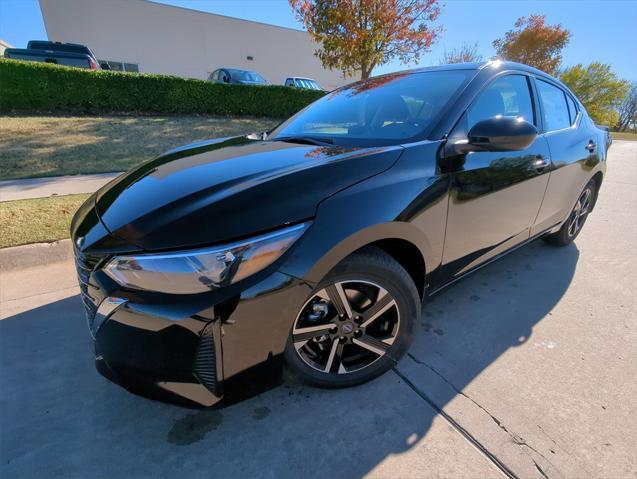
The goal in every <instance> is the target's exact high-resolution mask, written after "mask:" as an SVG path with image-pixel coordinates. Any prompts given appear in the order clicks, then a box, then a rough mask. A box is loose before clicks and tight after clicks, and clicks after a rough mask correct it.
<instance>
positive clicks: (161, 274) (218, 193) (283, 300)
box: [72, 62, 608, 405]
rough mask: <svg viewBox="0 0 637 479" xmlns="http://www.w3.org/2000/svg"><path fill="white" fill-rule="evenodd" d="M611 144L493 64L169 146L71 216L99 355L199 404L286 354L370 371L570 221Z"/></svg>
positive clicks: (328, 368) (524, 78) (334, 369)
mask: <svg viewBox="0 0 637 479" xmlns="http://www.w3.org/2000/svg"><path fill="white" fill-rule="evenodd" d="M606 141H607V140H606V135H605V132H604V131H602V130H600V129H598V128H597V127H596V126H595V125H594V124H593V122H592V121H591V119H590V117H589V116H588V114H587V113H586V110H585V109H584V107H583V106H582V104H581V103H580V102H579V101H578V100H577V98H576V97H575V96H574V95H573V93H572V92H570V91H569V90H568V89H567V88H566V87H565V86H564V85H562V84H561V83H560V82H558V81H557V80H555V79H554V78H552V77H550V76H548V75H546V74H545V73H542V72H540V71H538V70H535V69H533V68H529V67H527V66H524V65H520V64H515V63H501V62H487V63H484V64H461V65H454V66H442V67H435V68H426V69H421V70H413V71H407V72H402V73H394V74H389V75H384V76H379V77H375V78H372V79H370V80H367V81H362V82H358V83H354V84H352V85H349V86H346V87H343V88H341V89H338V90H336V91H334V92H332V93H329V94H328V95H326V96H325V97H323V98H321V99H320V100H318V101H316V102H315V103H313V104H312V105H310V106H309V107H307V108H305V109H304V110H302V111H301V112H299V113H297V114H296V115H295V116H293V117H292V118H290V119H288V120H287V121H285V122H283V123H282V124H281V125H279V126H278V127H277V128H275V129H274V130H272V131H270V132H268V133H264V134H258V135H250V136H246V137H233V138H225V139H217V140H211V141H205V142H201V143H196V144H193V145H188V146H185V147H181V148H178V149H176V150H173V151H170V152H168V153H166V154H164V155H162V156H160V157H158V158H156V159H155V160H152V161H150V162H148V163H146V164H144V165H142V166H140V167H138V168H137V169H135V170H133V171H131V172H129V173H127V174H124V175H122V176H120V177H119V178H117V179H115V180H114V181H113V182H111V183H110V184H108V185H107V186H105V187H104V188H102V189H101V190H100V191H98V192H97V193H96V194H94V195H93V196H92V197H91V198H90V199H89V200H88V201H87V202H86V203H85V204H84V205H83V206H82V207H81V208H80V210H79V211H78V213H77V214H76V215H75V218H74V220H73V224H72V236H73V240H74V244H75V248H76V258H77V270H78V274H79V280H80V287H81V291H82V297H83V300H84V304H85V307H86V314H87V317H88V324H89V329H90V332H91V335H92V336H93V337H94V338H95V359H96V363H97V367H98V369H99V371H101V372H102V373H103V374H105V375H106V376H107V377H109V378H111V379H112V380H114V381H116V382H118V383H120V384H122V385H124V386H126V387H128V388H130V389H133V390H135V391H140V392H142V393H145V394H151V395H153V396H155V397H162V398H166V399H185V400H187V401H190V402H194V403H197V404H202V405H212V404H214V403H215V402H217V401H218V400H219V399H221V398H222V397H223V396H224V394H225V395H232V394H233V393H237V389H241V388H243V387H245V385H246V384H250V381H252V380H253V379H254V378H255V377H256V378H262V377H264V376H263V373H264V372H266V371H271V372H275V375H274V376H276V375H277V374H279V373H280V371H281V367H282V366H284V365H285V366H286V367H287V368H288V369H289V370H290V371H292V372H293V373H295V374H296V375H298V376H299V377H300V378H301V379H302V380H304V381H307V382H309V383H311V384H314V385H319V386H326V387H340V386H352V385H355V384H359V383H362V382H365V381H368V380H370V379H372V378H375V377H376V376H378V375H380V374H382V373H383V372H385V371H387V370H388V369H389V368H390V367H391V366H392V365H393V364H394V363H395V362H396V361H397V360H398V359H399V358H400V357H401V356H402V355H403V354H404V353H405V351H406V350H407V349H408V347H409V344H410V341H411V339H412V337H413V335H414V324H415V322H416V320H417V319H418V317H419V314H420V311H421V303H422V300H423V299H425V298H426V297H427V296H429V295H432V294H434V293H436V292H437V291H440V289H442V288H444V287H445V286H448V285H450V284H452V283H453V282H455V281H457V280H458V279H460V278H462V277H463V276H464V275H466V274H468V273H471V272H473V271H475V270H476V269H478V268H480V267H482V266H484V265H486V264H488V263H489V262H491V261H493V260H495V259H497V258H499V257H501V256H502V255H504V254H506V253H508V252H510V251H512V250H513V249H515V248H517V247H519V246H521V245H523V244H525V243H528V242H529V241H533V240H534V239H536V238H540V237H541V238H543V239H545V240H546V241H548V242H550V243H552V244H554V245H558V246H564V245H568V244H569V243H570V242H572V241H573V240H574V239H575V238H576V237H577V235H578V234H579V232H580V231H581V229H582V226H583V225H584V223H585V221H586V218H587V216H588V214H589V213H590V212H591V210H592V209H593V207H594V206H595V200H596V198H597V194H598V191H599V188H600V186H601V184H602V180H603V177H604V173H605V168H606V152H607V146H608V145H607V144H606ZM547 280H548V281H550V278H547ZM425 307H426V306H425ZM249 378H252V379H249ZM239 394H240V393H239Z"/></svg>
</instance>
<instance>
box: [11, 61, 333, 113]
mask: <svg viewBox="0 0 637 479" xmlns="http://www.w3.org/2000/svg"><path fill="white" fill-rule="evenodd" d="M322 95H323V93H321V92H316V91H310V90H298V89H293V88H290V87H284V86H249V85H223V84H214V83H211V82H207V81H203V80H192V79H185V78H179V77H172V76H165V75H154V74H144V73H140V74H136V73H121V72H114V71H91V70H84V69H80V68H70V67H64V66H59V65H51V64H48V63H37V62H24V61H18V60H8V59H0V111H1V112H5V113H7V112H12V111H14V112H18V111H20V112H45V111H52V112H69V113H113V112H136V113H201V114H210V115H235V116H257V117H270V118H285V117H288V116H290V115H292V114H293V113H296V112H297V111H299V110H300V109H301V108H303V107H304V106H306V105H308V104H309V103H311V102H313V101H314V100H316V99H318V98H320V97H321V96H322Z"/></svg>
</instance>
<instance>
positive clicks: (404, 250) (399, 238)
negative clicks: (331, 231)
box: [305, 221, 431, 296]
mask: <svg viewBox="0 0 637 479" xmlns="http://www.w3.org/2000/svg"><path fill="white" fill-rule="evenodd" d="M369 247H377V248H380V249H382V250H383V251H384V252H385V253H386V254H388V255H389V256H391V257H392V258H393V259H395V260H396V261H397V262H398V263H399V264H400V265H401V266H402V267H403V268H405V270H406V271H407V272H408V273H409V275H410V277H411V278H412V280H413V281H414V284H415V285H416V288H417V289H418V292H419V294H420V295H421V296H422V294H423V293H424V290H425V284H426V274H427V271H428V270H427V261H426V258H427V257H428V254H429V255H430V254H431V245H430V243H429V241H428V240H427V238H426V237H425V235H424V234H423V233H422V232H421V231H420V230H419V229H418V228H416V227H415V226H413V225H412V224H410V223H405V222H399V221H392V222H388V223H382V224H377V225H374V226H370V227H367V228H365V229H363V230H361V231H358V232H356V233H354V234H352V235H351V236H349V237H347V238H345V239H344V240H342V241H340V242H339V243H338V244H336V245H335V246H333V247H332V248H331V249H330V250H329V251H328V252H327V253H325V254H324V255H323V256H322V257H321V258H320V259H319V260H318V261H317V262H316V263H315V264H314V266H313V267H312V268H311V269H310V270H309V271H308V273H307V275H306V276H305V278H306V279H307V280H309V281H311V282H314V283H318V282H319V281H320V280H321V279H322V278H323V277H325V275H327V273H329V271H330V270H331V269H332V268H334V267H335V266H336V265H337V264H339V263H340V262H341V261H343V260H344V259H345V258H347V257H348V256H350V255H352V254H354V253H356V252H358V251H360V250H363V249H365V248H369Z"/></svg>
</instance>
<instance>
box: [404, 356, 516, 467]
mask: <svg viewBox="0 0 637 479" xmlns="http://www.w3.org/2000/svg"><path fill="white" fill-rule="evenodd" d="M392 371H394V373H395V374H396V375H397V376H398V377H399V378H400V379H402V380H403V381H404V382H405V384H407V386H409V388H411V390H412V391H414V392H415V393H416V394H417V395H418V396H420V398H421V399H423V400H424V401H425V402H426V403H427V404H428V405H429V406H430V407H431V408H432V409H433V410H434V411H436V412H437V413H438V414H439V415H440V416H441V417H442V418H443V419H444V420H445V421H447V422H448V423H449V425H450V426H451V427H453V428H454V429H455V430H456V431H458V432H459V433H460V434H461V435H462V436H463V437H464V438H465V439H466V440H467V441H469V442H470V443H471V444H472V445H473V446H474V447H475V448H476V449H478V451H479V452H481V453H482V454H483V455H484V456H485V457H486V458H487V459H488V460H489V461H491V462H492V463H493V465H494V466H495V467H497V468H498V469H499V470H500V471H501V472H502V473H503V474H504V475H505V476H507V477H509V478H510V479H519V478H518V476H517V475H516V474H515V473H514V472H513V471H512V470H511V469H509V467H508V466H507V465H506V464H504V463H503V462H502V461H501V460H500V459H499V458H498V456H496V455H495V454H494V453H492V452H491V451H489V449H487V448H486V446H484V445H483V444H482V443H481V442H480V441H478V439H477V438H476V437H475V436H474V435H473V434H471V433H470V432H469V431H467V430H466V429H465V428H464V427H463V426H462V425H460V424H459V423H458V422H457V421H456V420H455V419H454V418H453V417H452V416H450V415H449V414H447V413H446V412H445V411H443V410H442V408H440V407H438V405H437V404H436V403H435V402H434V400H433V399H431V398H430V397H429V396H427V394H425V392H424V391H422V390H421V389H419V388H418V387H417V386H416V385H415V384H414V383H413V382H411V381H410V380H409V379H408V378H407V377H406V376H405V375H404V374H403V373H401V372H400V371H399V370H398V369H397V368H396V367H394V368H392Z"/></svg>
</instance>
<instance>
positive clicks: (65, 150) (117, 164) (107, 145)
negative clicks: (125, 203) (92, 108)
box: [0, 115, 278, 179]
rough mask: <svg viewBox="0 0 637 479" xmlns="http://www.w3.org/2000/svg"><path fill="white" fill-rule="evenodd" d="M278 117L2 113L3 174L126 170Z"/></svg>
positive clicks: (5, 176) (271, 122) (253, 128)
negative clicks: (165, 152)
mask: <svg viewBox="0 0 637 479" xmlns="http://www.w3.org/2000/svg"><path fill="white" fill-rule="evenodd" d="M277 123H278V121H276V120H271V119H260V118H219V117H208V116H27V115H2V116H0V179H14V178H33V177H39V176H40V177H41V176H58V175H75V174H81V173H106V172H111V171H125V170H128V169H130V168H132V167H133V166H136V165H138V164H139V163H142V162H144V161H147V160H150V159H152V158H154V157H155V156H157V155H158V154H160V153H162V152H164V151H166V150H169V149H171V148H174V147H176V146H179V145H184V144H187V143H190V142H193V141H199V140H203V139H207V138H215V137H216V138H219V137H224V136H232V135H239V134H244V133H253V132H257V131H264V130H268V129H270V128H271V127H273V126H275V125H276V124H277Z"/></svg>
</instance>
